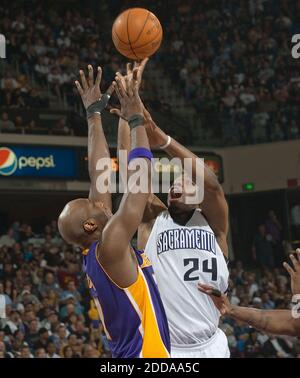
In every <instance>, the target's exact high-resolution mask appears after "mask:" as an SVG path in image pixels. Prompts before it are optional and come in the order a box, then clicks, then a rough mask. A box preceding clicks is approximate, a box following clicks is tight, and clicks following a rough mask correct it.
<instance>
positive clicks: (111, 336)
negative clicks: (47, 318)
mask: <svg viewBox="0 0 300 378" xmlns="http://www.w3.org/2000/svg"><path fill="white" fill-rule="evenodd" d="M140 69H143V66H141V67H139V68H135V70H134V72H133V75H132V76H131V78H130V80H129V79H128V80H126V86H125V87H124V85H123V83H122V82H121V80H119V78H116V82H114V88H115V90H116V92H117V94H118V97H119V100H120V103H121V112H122V114H123V115H124V117H125V118H126V119H128V124H129V126H130V129H131V151H130V153H129V157H128V161H129V168H130V165H131V161H133V160H134V159H141V160H140V161H141V163H144V164H146V166H147V172H146V173H145V175H148V193H136V194H134V193H132V192H131V191H128V192H127V193H126V194H124V195H123V198H122V202H121V204H120V207H119V210H118V211H117V212H116V213H115V214H114V215H112V212H111V195H110V193H109V192H108V191H106V192H105V193H100V192H99V191H98V190H97V188H96V182H97V178H98V176H99V174H101V171H96V164H97V162H98V160H99V159H101V158H104V157H106V158H109V149H108V146H107V143H106V140H105V136H104V133H103V129H102V124H101V111H102V110H104V108H105V106H106V104H107V102H108V99H109V97H110V94H111V93H112V90H111V88H110V89H109V90H108V92H107V93H106V94H104V95H102V94H101V93H100V80H101V69H100V68H98V74H97V77H96V80H95V82H94V74H93V69H92V67H91V66H88V70H89V74H88V78H87V79H86V77H85V75H84V73H83V71H80V76H81V85H80V84H79V82H78V81H77V82H76V86H77V89H78V91H79V93H80V95H81V98H82V100H83V104H84V106H85V109H86V110H87V116H88V160H89V175H90V179H91V187H90V193H89V197H88V198H80V199H76V200H73V201H71V202H69V203H68V204H67V205H66V206H65V208H64V209H63V211H62V213H61V214H60V216H59V221H58V226H59V231H60V233H61V235H62V237H63V238H64V239H65V240H66V241H67V242H69V243H71V244H74V245H78V246H81V247H82V248H83V249H84V250H83V255H84V257H83V260H84V264H83V265H84V271H85V273H86V275H87V279H88V284H89V289H90V293H91V295H92V297H93V298H94V300H95V304H96V307H97V309H98V312H99V315H100V318H101V320H102V323H103V326H104V329H105V332H106V335H107V338H108V340H109V342H110V347H111V350H112V355H113V357H123V358H129V357H169V352H170V340H169V331H168V324H167V319H166V315H165V311H164V308H163V305H162V301H161V299H160V295H159V292H158V289H157V285H156V283H155V281H154V277H153V269H152V267H151V264H150V262H149V260H148V259H147V257H146V256H145V254H144V253H143V252H142V251H138V250H136V249H134V248H132V247H131V244H130V242H131V239H132V237H133V236H134V234H135V232H136V230H137V228H138V226H139V224H140V223H141V221H142V217H143V213H144V210H145V207H146V203H147V201H148V197H149V193H150V185H151V170H150V159H151V157H152V154H151V151H150V149H149V143H148V138H147V134H146V131H145V127H144V118H143V107H142V103H141V100H140V97H139V94H138V86H139V83H138V80H137V77H138V74H140V72H139V70H140ZM129 176H130V175H129Z"/></svg>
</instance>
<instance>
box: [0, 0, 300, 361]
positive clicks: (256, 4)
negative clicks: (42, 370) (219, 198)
mask: <svg viewBox="0 0 300 378" xmlns="http://www.w3.org/2000/svg"><path fill="white" fill-rule="evenodd" d="M135 5H138V6H143V7H145V8H148V9H150V10H151V11H153V12H154V13H155V14H156V15H157V16H158V18H159V19H160V21H161V23H162V25H163V29H164V39H163V43H162V46H161V48H160V50H159V52H158V53H157V54H155V56H154V57H153V58H152V59H151V61H150V63H149V64H148V66H147V69H146V71H145V75H144V83H143V86H142V96H143V98H144V99H145V102H146V104H147V107H148V108H149V109H150V110H151V114H152V115H153V118H154V119H155V121H156V122H157V123H158V125H159V126H160V127H161V128H163V129H164V130H165V131H167V132H168V133H170V134H171V135H172V136H174V137H175V138H177V139H178V140H179V141H180V142H182V143H183V144H185V145H187V146H189V147H191V149H192V150H193V151H195V152H196V154H197V155H198V156H201V157H205V158H206V161H207V163H208V164H209V165H210V166H211V167H212V168H213V169H214V170H215V172H216V173H217V174H218V177H219V180H220V181H221V182H222V184H223V188H224V190H225V193H226V196H227V199H228V203H229V206H230V235H229V245H230V259H231V262H230V267H231V281H230V287H231V293H230V296H231V301H232V302H234V303H239V304H240V305H245V306H254V307H257V308H268V309H269V308H288V307H289V304H290V288H289V281H288V278H287V276H286V274H285V273H284V272H283V270H282V269H281V263H282V261H283V260H284V259H286V258H287V254H288V252H289V251H290V250H291V249H293V248H295V247H296V246H298V245H299V244H300V235H299V232H300V174H299V172H300V170H299V168H300V151H299V138H300V123H299V111H300V108H299V99H300V86H299V85H300V84H299V83H300V66H299V61H298V60H296V59H293V58H292V57H291V47H292V45H291V42H290V41H291V36H292V35H294V34H297V32H298V33H299V32H300V2H299V1H296V0H294V1H288V0H282V1H280V0H249V1H246V2H245V1H241V0H233V1H230V2H228V1H217V0H216V1H211V0H202V1H197V0H189V1H179V0H178V1H177V0H171V1H168V0H157V1H155V2H151V1H140V2H136V1H127V0H122V1H121V0H110V1H104V0H101V1H100V0H98V1H92V0H87V1H85V2H84V4H83V3H81V2H78V1H14V2H11V1H7V0H3V1H2V2H1V5H0V33H2V34H3V35H4V36H5V37H6V42H7V46H6V47H7V50H6V55H7V57H6V59H1V60H0V74H1V80H0V105H1V110H0V294H5V298H6V304H7V306H6V310H7V319H2V320H0V357H10V358H12V357H15V358H16V357H32V356H34V357H45V356H48V357H59V356H60V357H99V356H102V357H105V356H109V348H108V346H107V340H106V338H105V335H104V333H103V329H102V326H101V323H100V322H99V320H98V318H97V313H96V311H95V309H94V308H93V307H92V304H91V303H90V300H89V295H88V293H87V288H86V284H85V280H84V277H83V275H82V274H81V256H80V253H79V251H78V250H75V249H73V248H70V247H69V246H67V245H65V244H64V243H63V242H62V240H61V239H60V237H59V234H58V232H57V226H56V218H57V215H58V214H59V211H60V210H61V208H62V207H63V205H64V204H65V203H66V202H67V201H68V200H70V199H72V198H76V197H78V196H86V195H87V190H88V187H89V183H88V176H87V161H86V154H87V151H86V143H87V140H86V135H87V127H86V122H85V118H84V113H83V109H82V107H81V104H80V98H79V96H78V95H77V94H76V93H75V90H74V86H73V81H74V78H75V77H76V76H77V73H78V69H79V68H82V67H85V66H86V65H87V63H91V64H93V65H98V64H100V65H101V66H102V67H103V87H104V88H105V87H107V85H109V83H110V82H111V80H112V79H113V77H114V73H115V72H116V71H117V70H122V69H123V68H124V66H125V62H126V60H125V59H124V58H123V57H122V56H120V55H119V54H118V53H117V52H116V50H115V49H114V46H113V44H112V41H111V26H112V23H113V20H114V18H115V17H116V16H117V15H118V14H119V13H120V12H121V11H122V10H123V9H126V8H128V7H132V6H135ZM114 100H115V99H114ZM117 122H118V121H117V119H116V118H114V117H113V116H111V115H110V114H108V113H107V114H105V115H104V116H103V124H104V128H105V132H106V135H107V138H108V140H109V143H110V147H111V154H112V156H113V157H115V155H116V154H115V149H116V133H117ZM156 156H163V154H161V152H159V151H156ZM32 157H35V159H32ZM42 165H44V166H42ZM114 199H115V201H114V202H115V206H117V204H118V200H119V197H118V196H115V198H114ZM221 327H222V328H223V329H224V330H225V332H226V334H227V336H228V340H229V344H230V347H231V351H232V355H233V356H235V357H265V356H267V357H299V356H300V342H299V340H297V339H295V338H288V337H277V338H273V337H272V336H271V335H264V334H261V333H260V332H256V331H255V330H253V329H251V328H249V327H247V326H246V325H244V324H241V323H239V322H233V321H232V320H229V319H223V321H222V325H221ZM274 345H276V348H275V347H274ZM278 345H279V347H278Z"/></svg>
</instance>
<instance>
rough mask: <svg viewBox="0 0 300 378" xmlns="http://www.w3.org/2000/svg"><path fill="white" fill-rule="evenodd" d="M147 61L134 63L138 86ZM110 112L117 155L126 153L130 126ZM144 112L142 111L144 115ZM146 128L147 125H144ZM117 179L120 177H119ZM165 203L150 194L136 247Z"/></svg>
mask: <svg viewBox="0 0 300 378" xmlns="http://www.w3.org/2000/svg"><path fill="white" fill-rule="evenodd" d="M147 62H148V59H144V60H143V61H142V62H141V63H135V64H134V66H135V68H138V75H137V81H138V87H140V84H141V80H142V75H143V72H144V69H145V66H146V64H147ZM131 75H132V68H131V64H130V63H128V64H127V66H126V76H127V77H129V78H130V76H131ZM126 76H123V75H121V74H120V73H117V77H118V78H119V79H120V80H121V81H122V83H123V85H125V77H126ZM111 113H113V114H117V115H118V116H119V125H118V144H117V146H118V147H117V150H118V157H119V153H120V151H121V150H122V151H123V153H124V151H125V153H126V154H127V152H128V151H129V150H130V128H129V125H128V122H127V121H126V120H125V119H124V118H122V117H121V112H120V111H119V110H118V109H111ZM145 115H146V114H145V113H144V116H145ZM148 121H149V117H148V118H146V117H145V122H148ZM145 127H146V128H147V125H145ZM124 163H125V161H124V159H123V160H122V164H124ZM122 168H123V169H124V168H125V167H121V166H120V171H123V170H122ZM119 179H122V178H121V177H120V178H119ZM166 208H167V207H166V205H165V204H164V203H163V202H162V201H161V200H160V199H159V198H158V197H157V196H156V195H155V194H153V193H151V194H150V196H149V198H148V201H147V204H146V207H145V211H144V214H143V219H142V222H141V224H140V225H139V227H138V234H137V247H138V248H139V249H144V248H145V246H146V244H147V241H148V238H149V235H150V233H151V230H152V227H153V224H154V222H155V219H156V217H157V216H158V215H159V214H160V213H161V212H162V211H164V210H166Z"/></svg>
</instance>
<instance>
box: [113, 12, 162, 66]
mask: <svg viewBox="0 0 300 378" xmlns="http://www.w3.org/2000/svg"><path fill="white" fill-rule="evenodd" d="M162 35H163V31H162V27H161V24H160V22H159V20H158V18H157V17H156V16H155V15H154V14H153V13H152V12H150V11H148V10H147V9H143V8H131V9H127V10H126V11H124V12H123V13H121V14H120V15H119V16H118V17H117V18H116V20H115V22H114V24H113V27H112V39H113V42H114V45H115V46H116V49H117V50H118V51H119V52H120V53H121V54H122V55H124V56H126V57H127V58H129V59H133V60H141V59H144V58H147V57H149V56H150V55H153V54H154V53H155V52H156V51H157V49H158V48H159V46H160V44H161V41H162Z"/></svg>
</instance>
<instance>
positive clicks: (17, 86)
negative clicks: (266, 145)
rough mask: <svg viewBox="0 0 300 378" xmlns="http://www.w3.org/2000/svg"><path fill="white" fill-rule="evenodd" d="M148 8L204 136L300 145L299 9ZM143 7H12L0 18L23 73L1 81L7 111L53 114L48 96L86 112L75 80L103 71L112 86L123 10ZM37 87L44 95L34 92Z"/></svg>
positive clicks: (269, 4)
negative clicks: (115, 27)
mask: <svg viewBox="0 0 300 378" xmlns="http://www.w3.org/2000/svg"><path fill="white" fill-rule="evenodd" d="M135 3H136V4H135ZM26 4H27V5H26ZM90 4H91V7H92V5H93V2H90ZM143 4H144V5H143V6H144V7H148V8H149V9H151V10H153V11H154V12H155V13H156V14H157V15H158V16H159V18H160V20H161V22H162V24H163V28H164V41H163V45H162V47H161V49H160V50H159V52H158V53H157V54H156V55H155V61H156V62H158V64H159V65H160V66H161V67H162V68H163V69H164V70H165V73H166V75H167V76H170V77H171V79H172V82H173V83H174V86H176V85H177V87H178V94H179V95H182V96H184V97H185V100H186V104H187V105H189V106H192V107H193V108H194V109H195V111H196V117H197V119H200V120H201V125H202V126H201V127H207V128H210V129H211V130H212V132H213V133H215V135H216V136H218V137H219V138H222V140H223V143H257V142H263V141H274V140H282V139H284V140H286V139H293V138H299V137H300V124H299V105H300V104H299V99H300V76H299V72H300V66H299V61H298V60H297V59H293V58H292V57H291V47H292V46H291V43H290V41H291V36H292V35H293V34H295V33H296V32H297V27H299V22H300V4H299V2H297V1H290V0H281V1H279V0H258V1H257V0H249V1H247V2H244V1H242V0H234V1H230V2H228V1H224V0H222V1H217V2H216V1H211V0H205V1H198V0H190V1H188V2H187V1H182V0H175V1H172V4H171V6H170V4H169V1H163V0H158V1H156V2H155V4H154V3H153V2H150V1H149V2H147V1H145V2H144V3H143ZM134 5H138V3H137V2H135V1H131V0H130V1H127V0H124V1H123V0H122V1H121V0H114V1H110V2H107V3H103V4H101V6H100V5H99V4H98V9H97V10H98V11H97V12H93V9H89V10H87V9H82V10H81V9H80V10H79V9H78V10H76V9H75V8H73V7H65V8H61V9H60V10H55V7H51V9H48V8H47V9H46V8H45V7H43V5H42V4H41V3H40V2H36V1H30V2H27V3H22V8H21V7H19V6H17V5H16V4H15V3H11V2H9V1H6V2H4V3H3V4H2V5H1V7H0V17H1V20H2V29H1V30H2V33H4V34H5V36H6V38H7V40H8V47H7V50H8V53H7V62H8V63H9V64H10V65H11V66H15V65H16V64H17V66H18V68H19V72H20V73H21V75H19V77H16V76H15V77H14V76H13V75H12V73H11V72H9V71H8V72H7V73H6V75H8V77H4V79H2V81H1V91H2V92H1V98H2V99H3V100H4V103H5V104H6V106H17V107H26V106H30V107H35V106H47V99H44V98H42V97H41V96H40V95H39V90H38V89H37V88H38V87H39V86H40V87H43V86H47V87H48V88H49V89H50V91H51V92H52V93H53V94H54V95H55V96H56V97H58V98H64V99H65V101H66V102H67V103H68V104H69V106H73V105H74V104H76V103H78V96H74V94H75V92H74V86H73V81H74V77H75V75H76V74H77V72H78V69H79V68H80V67H81V68H82V67H84V66H85V65H86V64H87V63H91V64H93V65H98V64H101V65H102V66H103V68H104V72H103V85H104V86H105V85H106V84H108V83H109V82H110V81H111V80H112V78H113V77H114V73H115V72H116V71H117V70H118V69H119V68H120V61H122V62H124V59H123V58H122V57H121V56H120V55H119V54H116V52H115V49H114V47H113V45H112V42H111V35H110V28H111V25H112V22H113V20H114V18H115V17H116V16H117V14H118V13H120V11H121V10H123V9H126V8H128V7H132V6H134ZM27 7H30V12H27ZM66 9H67V10H66ZM29 78H30V79H32V78H34V83H35V84H36V85H35V86H33V87H31V86H30V85H29V84H28V82H29ZM157 100H159V99H157ZM199 125H200V124H199ZM199 127H200V126H199Z"/></svg>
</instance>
